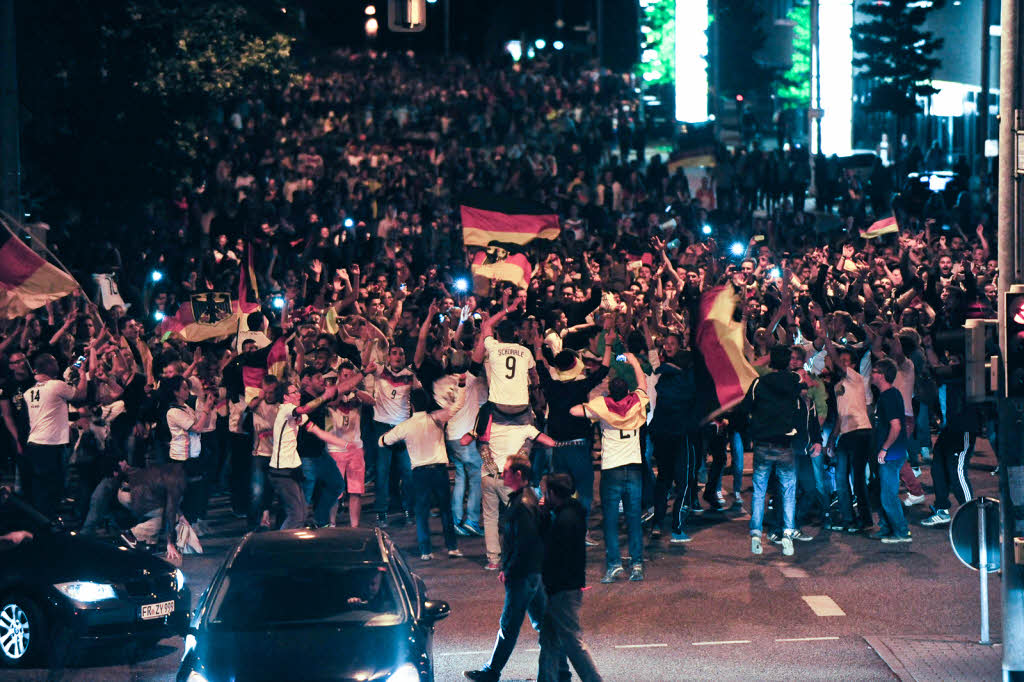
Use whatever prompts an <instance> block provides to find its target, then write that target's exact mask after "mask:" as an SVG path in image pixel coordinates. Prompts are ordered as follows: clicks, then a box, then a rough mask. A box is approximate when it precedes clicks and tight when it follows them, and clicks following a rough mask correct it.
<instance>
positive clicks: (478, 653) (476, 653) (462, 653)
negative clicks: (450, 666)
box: [437, 649, 540, 656]
mask: <svg viewBox="0 0 1024 682" xmlns="http://www.w3.org/2000/svg"><path fill="white" fill-rule="evenodd" d="M538 651H540V649H538ZM489 653H491V650H490V649H488V650H486V651H444V652H442V653H439V654H437V655H438V656H482V655H484V654H489Z"/></svg>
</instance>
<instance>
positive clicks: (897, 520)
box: [878, 457, 910, 535]
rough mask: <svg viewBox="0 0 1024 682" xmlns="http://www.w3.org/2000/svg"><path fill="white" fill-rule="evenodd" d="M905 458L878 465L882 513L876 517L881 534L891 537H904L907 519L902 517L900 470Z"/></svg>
mask: <svg viewBox="0 0 1024 682" xmlns="http://www.w3.org/2000/svg"><path fill="white" fill-rule="evenodd" d="M905 460H906V457H900V458H899V459H897V460H893V461H891V462H886V463H885V464H880V465H878V479H879V484H880V486H881V490H880V491H879V495H880V497H881V502H882V512H881V513H880V514H879V515H878V527H879V529H881V530H882V531H883V532H889V533H892V534H893V535H906V534H907V533H909V532H910V530H909V529H908V528H907V519H906V517H905V516H904V515H903V503H902V501H901V500H900V469H901V468H902V467H903V462H904V461H905Z"/></svg>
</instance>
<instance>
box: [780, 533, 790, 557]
mask: <svg viewBox="0 0 1024 682" xmlns="http://www.w3.org/2000/svg"><path fill="white" fill-rule="evenodd" d="M782 553H783V554H784V555H785V556H793V538H791V537H789V536H788V535H783V536H782Z"/></svg>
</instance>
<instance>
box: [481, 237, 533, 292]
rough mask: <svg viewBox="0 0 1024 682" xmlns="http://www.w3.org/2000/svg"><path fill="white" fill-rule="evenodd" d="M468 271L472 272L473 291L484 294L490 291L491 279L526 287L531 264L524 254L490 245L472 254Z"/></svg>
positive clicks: (529, 276) (531, 274) (531, 270)
mask: <svg viewBox="0 0 1024 682" xmlns="http://www.w3.org/2000/svg"><path fill="white" fill-rule="evenodd" d="M470 272H472V273H473V291H474V292H476V293H477V294H478V295H481V296H485V295H487V294H488V293H489V292H490V289H491V280H492V279H497V280H501V281H503V282H512V283H513V284H515V285H516V286H517V287H519V288H520V289H525V288H527V287H528V286H529V284H530V278H531V277H532V276H533V266H531V265H530V261H529V259H528V258H527V257H526V255H525V254H522V253H512V252H510V251H507V250H506V249H503V248H500V247H497V246H492V247H490V248H488V249H485V250H483V251H478V252H477V253H476V255H475V256H473V262H472V265H471V266H470Z"/></svg>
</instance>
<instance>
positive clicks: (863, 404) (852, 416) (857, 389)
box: [835, 368, 871, 435]
mask: <svg viewBox="0 0 1024 682" xmlns="http://www.w3.org/2000/svg"><path fill="white" fill-rule="evenodd" d="M835 392H836V411H837V412H838V413H839V435H842V434H844V433H849V432H850V431H857V430H859V429H870V428H871V419H870V418H869V417H868V400H867V396H866V395H865V391H864V380H863V377H861V375H860V374H858V373H857V372H855V371H854V370H853V368H850V369H849V370H847V371H846V376H844V377H843V378H842V380H841V381H840V382H839V383H838V384H836V387H835Z"/></svg>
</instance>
